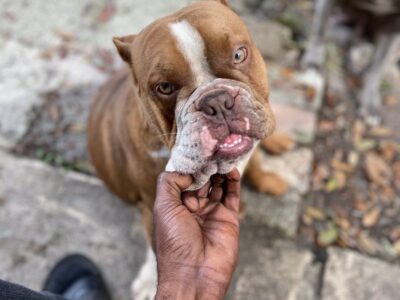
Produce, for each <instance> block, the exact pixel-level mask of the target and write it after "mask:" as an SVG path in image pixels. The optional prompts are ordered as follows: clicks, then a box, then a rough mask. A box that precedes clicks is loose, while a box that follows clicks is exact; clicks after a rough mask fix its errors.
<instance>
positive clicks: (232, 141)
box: [88, 0, 292, 299]
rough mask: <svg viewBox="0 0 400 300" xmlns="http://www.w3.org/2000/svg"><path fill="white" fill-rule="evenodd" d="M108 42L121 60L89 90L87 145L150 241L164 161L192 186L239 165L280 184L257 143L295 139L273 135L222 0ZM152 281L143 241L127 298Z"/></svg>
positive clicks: (144, 295) (248, 55)
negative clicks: (140, 262) (94, 92)
mask: <svg viewBox="0 0 400 300" xmlns="http://www.w3.org/2000/svg"><path fill="white" fill-rule="evenodd" d="M113 41H114V44H115V46H116V48H117V50H118V53H119V55H120V56H121V58H122V59H123V60H124V61H125V62H126V64H127V66H128V67H127V68H126V69H123V70H121V71H120V72H118V73H117V74H115V75H114V76H113V77H112V78H111V79H110V80H109V81H108V82H106V83H105V84H104V85H103V86H102V87H101V88H100V90H99V92H98V94H97V96H96V97H95V99H94V102H93V105H92V108H91V113H90V117H89V123H88V149H89V153H90V156H91V160H92V163H93V165H94V167H95V169H96V173H97V175H98V176H99V177H100V178H101V179H102V180H103V181H104V182H105V184H106V186H107V187H108V188H109V189H110V190H111V191H112V192H113V193H114V194H116V195H117V196H118V197H119V198H121V199H123V200H125V201H127V202H129V203H131V204H134V205H136V206H137V207H138V208H139V209H140V211H141V214H142V219H143V223H144V226H145V229H146V230H145V231H146V238H147V240H148V243H149V245H151V241H152V231H153V229H152V208H153V204H154V200H155V191H156V183H157V177H158V175H159V174H160V173H161V172H162V171H164V170H167V171H176V172H180V173H184V174H191V175H192V176H193V178H194V184H193V185H192V186H191V187H190V189H191V190H195V189H197V188H199V187H201V186H202V185H204V184H205V183H206V182H207V181H208V180H209V178H210V176H211V175H213V174H216V173H220V174H225V173H228V172H229V171H231V170H232V169H233V168H235V167H237V168H238V169H239V171H240V172H241V174H245V175H246V176H247V178H248V180H249V182H250V183H251V184H252V185H253V186H254V187H255V188H256V189H258V190H259V191H261V192H266V193H272V194H276V195H279V194H283V193H284V192H285V191H286V189H287V184H286V182H285V181H284V180H283V179H281V178H280V177H278V176H277V175H275V174H272V173H267V172H265V171H263V170H262V169H261V162H260V152H259V151H260V150H259V149H258V148H257V144H258V143H259V142H260V141H261V143H262V144H263V145H264V146H265V147H267V148H271V151H273V152H275V153H276V152H280V151H285V150H287V149H289V148H291V147H292V142H291V140H290V139H289V138H285V137H282V135H275V136H274V135H273V134H272V133H273V131H274V128H275V119H274V115H273V113H272V111H271V108H270V104H269V101H268V97H269V88H268V82H267V73H266V67H265V63H264V60H263V58H262V56H261V54H260V52H259V51H258V49H257V48H256V46H255V44H254V42H253V41H252V39H251V37H250V34H249V31H248V30H247V28H246V26H245V25H244V23H243V22H242V21H241V19H240V18H239V17H238V16H237V15H236V14H235V13H234V12H233V11H232V10H231V9H230V7H229V5H228V3H227V1H226V0H203V1H199V2H197V3H194V4H191V5H189V6H187V7H185V8H183V9H182V10H179V11H178V12H176V13H174V14H172V15H169V16H166V17H164V18H162V19H159V20H157V21H155V22H154V23H152V24H150V25H149V26H147V27H146V28H144V29H143V30H142V31H141V32H140V33H139V34H137V35H128V36H123V37H116V38H114V39H113ZM267 137H269V139H267V140H265V139H266V138H267ZM246 166H247V168H246ZM156 280H157V279H156V262H155V257H154V254H153V251H152V249H151V247H150V246H149V249H148V251H147V258H146V263H145V264H144V265H143V267H142V269H141V271H140V272H139V275H138V277H137V278H136V279H135V281H134V282H133V285H132V292H133V296H134V299H148V298H152V297H154V294H155V288H156Z"/></svg>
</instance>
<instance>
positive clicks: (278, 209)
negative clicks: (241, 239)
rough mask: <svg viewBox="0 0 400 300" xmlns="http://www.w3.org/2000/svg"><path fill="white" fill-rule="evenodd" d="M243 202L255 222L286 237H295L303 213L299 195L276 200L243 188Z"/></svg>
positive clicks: (288, 194) (247, 213)
mask: <svg viewBox="0 0 400 300" xmlns="http://www.w3.org/2000/svg"><path fill="white" fill-rule="evenodd" d="M242 200H243V201H244V202H245V203H246V215H247V216H249V217H250V218H251V219H253V220H254V221H255V222H258V223H259V224H260V225H262V224H263V225H267V226H268V227H270V228H273V229H276V230H277V231H279V232H281V233H283V234H284V235H286V236H289V237H293V236H295V234H296V232H297V227H298V220H299V216H300V211H301V198H300V195H299V194H298V193H295V192H289V193H287V194H286V195H284V196H283V197H281V198H274V197H271V196H268V195H265V194H260V193H258V192H256V191H254V190H252V189H251V188H250V187H247V186H243V187H242Z"/></svg>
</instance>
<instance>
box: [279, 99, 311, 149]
mask: <svg viewBox="0 0 400 300" xmlns="http://www.w3.org/2000/svg"><path fill="white" fill-rule="evenodd" d="M275 95H276V94H275ZM286 96H287V95H286ZM272 101H273V100H272ZM272 111H273V112H274V113H275V118H276V130H277V131H279V132H286V133H288V134H290V135H291V136H292V137H293V138H294V139H295V140H296V141H297V142H298V143H301V144H309V143H311V142H312V141H314V138H315V132H316V123H317V116H316V114H315V113H314V112H312V111H308V110H305V109H302V108H297V107H295V106H292V105H287V104H278V103H276V102H272Z"/></svg>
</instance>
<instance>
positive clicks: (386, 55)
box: [359, 30, 400, 125]
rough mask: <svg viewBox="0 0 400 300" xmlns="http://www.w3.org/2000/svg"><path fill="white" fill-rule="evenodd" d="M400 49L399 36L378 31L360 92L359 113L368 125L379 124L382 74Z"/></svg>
mask: <svg viewBox="0 0 400 300" xmlns="http://www.w3.org/2000/svg"><path fill="white" fill-rule="evenodd" d="M399 47H400V34H399V33H391V32H390V31H389V30H388V31H386V30H380V31H379V32H378V35H377V39H376V49H375V53H374V57H373V59H372V62H371V65H370V67H369V68H368V69H367V71H366V73H365V75H364V80H363V87H362V89H361V91H360V95H359V101H360V113H361V115H362V116H364V117H366V119H367V121H368V122H369V123H375V124H374V125H376V123H379V119H380V118H379V108H380V106H381V104H382V97H381V93H380V87H381V83H382V77H383V74H384V72H385V70H386V68H387V66H388V65H389V64H391V63H392V62H393V61H394V59H395V55H396V53H397V51H398V49H399Z"/></svg>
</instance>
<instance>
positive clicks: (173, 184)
mask: <svg viewBox="0 0 400 300" xmlns="http://www.w3.org/2000/svg"><path fill="white" fill-rule="evenodd" d="M192 183H193V179H192V177H191V176H190V175H183V174H179V173H176V172H163V173H161V175H160V176H159V177H158V181H157V195H156V202H155V208H156V207H158V206H160V205H161V206H163V207H165V205H168V206H169V205H173V206H178V205H181V204H182V200H181V195H182V193H183V192H184V191H185V190H186V189H187V188H188V187H189V186H190V185H191V184H192Z"/></svg>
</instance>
